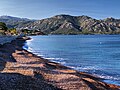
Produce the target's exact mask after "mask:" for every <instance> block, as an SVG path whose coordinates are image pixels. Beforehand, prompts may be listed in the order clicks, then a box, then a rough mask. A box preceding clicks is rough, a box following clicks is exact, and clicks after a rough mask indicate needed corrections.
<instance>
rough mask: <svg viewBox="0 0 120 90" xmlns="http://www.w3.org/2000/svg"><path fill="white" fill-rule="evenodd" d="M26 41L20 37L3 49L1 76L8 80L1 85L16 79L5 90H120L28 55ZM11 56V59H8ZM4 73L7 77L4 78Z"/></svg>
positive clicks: (85, 74)
mask: <svg viewBox="0 0 120 90" xmlns="http://www.w3.org/2000/svg"><path fill="white" fill-rule="evenodd" d="M26 40H27V39H26V38H21V39H20V38H18V39H16V40H14V41H12V42H11V43H7V44H5V45H3V46H1V47H0V52H1V53H3V54H4V55H5V56H4V55H3V56H4V57H3V60H2V61H1V62H0V66H1V70H0V72H1V73H0V77H2V78H3V77H5V80H4V79H3V80H2V81H0V85H2V84H3V82H4V83H7V78H11V76H12V77H13V76H14V77H13V78H14V79H13V78H12V79H10V80H9V84H6V85H7V86H4V87H2V88H5V89H6V90H8V89H9V90H10V88H11V89H12V88H13V90H14V89H36V90H40V89H43V90H48V89H49V90H61V89H64V90H119V89H120V86H117V85H113V84H107V83H105V82H102V81H101V80H100V78H97V77H95V76H93V75H90V74H87V73H84V72H79V71H76V70H73V69H71V68H69V67H66V66H63V65H61V64H59V63H55V62H51V61H49V60H47V59H44V58H42V57H40V56H37V55H35V54H33V53H31V52H28V51H27V50H25V49H23V48H22V46H23V45H24V43H25V41H26ZM10 46H11V47H10ZM1 50H2V51H1ZM8 50H9V51H8ZM6 51H7V52H6ZM4 52H5V53H4ZM8 54H9V55H11V56H10V57H7V56H8ZM7 60H8V61H7ZM2 74H5V75H4V76H3V75H2ZM8 74H9V75H8ZM6 77H7V78H6ZM16 77H17V78H16ZM18 77H19V80H18ZM26 79H27V80H26ZM12 80H13V81H12ZM18 82H19V83H18ZM20 82H21V83H20ZM11 84H12V85H11ZM13 84H14V85H13ZM7 88H8V89H7Z"/></svg>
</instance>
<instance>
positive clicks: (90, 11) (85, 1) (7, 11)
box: [0, 0, 120, 19]
mask: <svg viewBox="0 0 120 90" xmlns="http://www.w3.org/2000/svg"><path fill="white" fill-rule="evenodd" d="M58 14H70V15H74V16H80V15H87V16H91V17H93V18H97V19H103V18H107V17H114V18H120V0H1V1H0V15H10V16H17V17H22V18H31V19H43V18H48V17H51V16H54V15H58Z"/></svg>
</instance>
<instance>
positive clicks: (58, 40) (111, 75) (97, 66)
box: [24, 35, 120, 85]
mask: <svg viewBox="0 0 120 90" xmlns="http://www.w3.org/2000/svg"><path fill="white" fill-rule="evenodd" d="M31 38H32V39H31V40H28V41H27V42H26V44H25V46H24V48H25V49H27V50H28V51H30V52H33V53H34V54H36V55H38V56H42V57H44V58H47V59H49V60H52V61H54V62H59V63H61V64H63V65H66V66H69V67H71V68H73V69H75V70H79V71H83V72H87V73H90V74H93V75H95V76H98V77H100V78H103V80H104V81H105V82H108V83H112V84H116V85H120V35H48V36H47V35H46V36H31Z"/></svg>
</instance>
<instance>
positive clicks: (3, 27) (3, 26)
mask: <svg viewBox="0 0 120 90" xmlns="http://www.w3.org/2000/svg"><path fill="white" fill-rule="evenodd" d="M7 30H8V28H7V26H6V24H5V23H3V22H0V35H5V32H7Z"/></svg>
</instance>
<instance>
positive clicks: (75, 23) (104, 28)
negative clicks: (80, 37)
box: [0, 14, 120, 34]
mask: <svg viewBox="0 0 120 90" xmlns="http://www.w3.org/2000/svg"><path fill="white" fill-rule="evenodd" d="M2 20H3V22H5V23H6V24H7V26H11V27H14V28H18V29H29V30H38V31H41V32H43V33H45V34H119V33H120V19H115V18H112V17H109V18H106V19H102V20H97V19H94V18H91V17H89V16H85V15H82V16H71V15H65V14H61V15H56V16H53V17H50V18H46V19H41V20H30V19H21V18H19V20H18V21H17V20H16V21H15V20H14V19H12V20H13V22H14V23H11V22H12V20H10V19H8V21H4V19H1V17H0V21H2Z"/></svg>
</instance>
